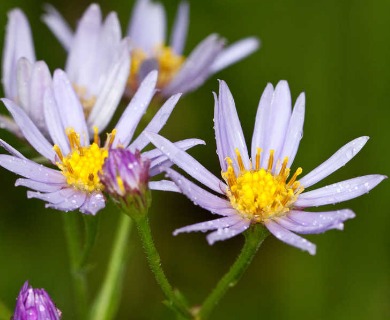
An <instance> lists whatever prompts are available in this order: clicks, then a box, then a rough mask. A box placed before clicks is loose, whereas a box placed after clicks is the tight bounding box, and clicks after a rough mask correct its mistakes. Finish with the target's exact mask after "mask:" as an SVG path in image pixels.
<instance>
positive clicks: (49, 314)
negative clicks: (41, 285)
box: [12, 281, 61, 320]
mask: <svg viewBox="0 0 390 320" xmlns="http://www.w3.org/2000/svg"><path fill="white" fill-rule="evenodd" d="M59 319H61V311H60V310H59V309H57V308H56V306H55V304H54V303H53V301H52V300H51V298H50V296H49V295H48V294H47V292H46V291H45V290H44V289H33V287H31V286H29V284H28V281H26V282H25V283H24V285H23V287H22V289H21V290H20V292H19V295H18V298H17V301H16V308H15V313H14V315H13V316H12V320H59Z"/></svg>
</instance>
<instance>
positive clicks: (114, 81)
mask: <svg viewBox="0 0 390 320" xmlns="http://www.w3.org/2000/svg"><path fill="white" fill-rule="evenodd" d="M129 72H130V55H129V54H128V49H127V46H125V45H124V47H123V48H122V52H121V55H120V58H119V59H118V60H117V61H115V63H114V64H113V66H112V67H111V69H110V70H109V73H108V74H107V76H106V77H105V83H104V85H103V87H102V88H101V91H100V92H99V96H98V98H97V100H96V103H95V105H94V106H93V108H92V111H91V113H90V115H89V117H88V126H89V128H91V129H92V128H93V127H94V126H96V127H97V128H98V129H99V132H101V131H103V130H104V129H105V128H106V126H107V125H108V123H109V122H110V120H111V118H112V116H113V114H114V112H115V110H116V108H117V107H118V104H119V102H120V99H121V98H122V96H123V92H124V90H125V88H126V83H127V79H128V75H129ZM90 133H91V132H90Z"/></svg>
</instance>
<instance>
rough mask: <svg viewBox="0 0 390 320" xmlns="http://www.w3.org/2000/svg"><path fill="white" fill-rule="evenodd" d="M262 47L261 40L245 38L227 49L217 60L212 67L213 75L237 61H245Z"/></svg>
mask: <svg viewBox="0 0 390 320" xmlns="http://www.w3.org/2000/svg"><path fill="white" fill-rule="evenodd" d="M259 46H260V41H259V39H257V38H255V37H250V38H245V39H242V40H240V41H237V42H235V43H233V44H231V45H230V46H228V47H227V48H225V49H224V50H223V51H222V52H221V53H220V54H219V55H218V56H217V58H216V59H215V61H214V63H213V64H212V66H211V73H216V72H218V71H220V70H222V69H225V68H226V67H228V66H230V65H231V64H233V63H236V62H237V61H240V60H242V59H244V58H245V57H247V56H249V55H250V54H252V53H253V52H255V51H256V50H257V49H258V48H259Z"/></svg>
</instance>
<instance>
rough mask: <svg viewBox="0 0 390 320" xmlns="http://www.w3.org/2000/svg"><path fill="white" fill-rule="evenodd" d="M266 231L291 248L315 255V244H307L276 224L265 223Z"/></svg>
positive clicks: (272, 222)
mask: <svg viewBox="0 0 390 320" xmlns="http://www.w3.org/2000/svg"><path fill="white" fill-rule="evenodd" d="M265 226H266V227H267V229H268V230H269V231H270V232H271V233H272V234H273V235H274V236H275V237H276V238H278V239H279V240H280V241H283V242H285V243H287V244H289V245H291V246H293V247H297V248H299V249H301V250H304V251H307V252H309V253H310V254H311V255H315V254H316V246H315V244H313V243H311V242H309V241H308V240H306V239H304V238H301V237H300V236H297V235H296V234H295V233H292V232H291V231H289V230H287V229H285V228H283V227H282V226H281V225H279V224H278V223H276V222H274V221H272V220H268V221H267V222H266V223H265Z"/></svg>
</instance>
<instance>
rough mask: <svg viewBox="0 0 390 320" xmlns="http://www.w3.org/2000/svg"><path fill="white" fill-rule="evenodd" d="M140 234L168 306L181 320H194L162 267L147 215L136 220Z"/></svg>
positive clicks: (151, 267) (150, 265)
mask: <svg viewBox="0 0 390 320" xmlns="http://www.w3.org/2000/svg"><path fill="white" fill-rule="evenodd" d="M135 222H136V225H137V229H138V233H139V235H140V237H141V241H142V244H143V247H144V249H145V253H146V257H147V259H148V262H149V267H150V269H151V270H152V272H153V274H154V276H155V278H156V281H157V283H158V284H159V286H160V287H161V290H162V291H163V293H164V295H165V297H166V298H167V299H168V301H167V303H166V304H167V306H168V307H170V308H171V309H172V310H174V311H175V312H176V313H177V315H178V316H179V317H180V316H181V317H182V318H181V319H192V316H191V314H190V312H189V311H188V308H187V306H186V304H185V303H184V301H183V299H181V298H180V296H179V294H178V293H176V292H175V291H174V290H173V288H172V286H171V285H170V283H169V281H168V279H167V277H166V276H165V273H164V271H163V269H162V267H161V259H160V256H159V254H158V252H157V249H156V247H155V246H154V242H153V238H152V233H151V230H150V226H149V221H148V218H147V216H146V215H144V216H142V217H138V218H137V219H135Z"/></svg>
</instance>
